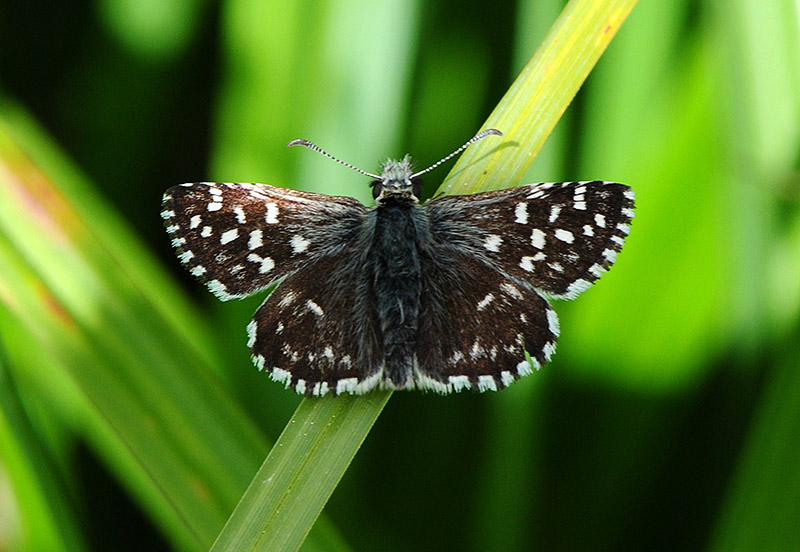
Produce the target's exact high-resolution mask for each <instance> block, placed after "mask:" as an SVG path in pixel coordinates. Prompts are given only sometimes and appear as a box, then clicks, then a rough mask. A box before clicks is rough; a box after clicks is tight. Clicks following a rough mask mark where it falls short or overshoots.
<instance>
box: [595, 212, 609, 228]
mask: <svg viewBox="0 0 800 552" xmlns="http://www.w3.org/2000/svg"><path fill="white" fill-rule="evenodd" d="M594 223H595V224H596V225H597V226H599V227H600V228H605V227H606V217H605V216H603V215H601V214H600V213H596V214H595V215H594Z"/></svg>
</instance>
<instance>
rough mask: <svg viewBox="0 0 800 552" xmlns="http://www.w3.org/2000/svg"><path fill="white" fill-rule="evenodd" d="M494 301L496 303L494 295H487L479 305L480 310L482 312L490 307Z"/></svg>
mask: <svg viewBox="0 0 800 552" xmlns="http://www.w3.org/2000/svg"><path fill="white" fill-rule="evenodd" d="M492 301H494V295H492V294H491V293H487V294H486V297H484V298H483V299H481V301H480V302H479V303H478V305H477V308H478V310H479V311H482V310H483V309H485V308H486V307H488V306H489V303H491V302H492Z"/></svg>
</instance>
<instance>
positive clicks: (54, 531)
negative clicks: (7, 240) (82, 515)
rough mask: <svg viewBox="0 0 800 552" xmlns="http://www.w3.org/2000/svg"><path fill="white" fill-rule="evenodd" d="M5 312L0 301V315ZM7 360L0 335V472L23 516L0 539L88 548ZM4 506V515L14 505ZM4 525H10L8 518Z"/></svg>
mask: <svg viewBox="0 0 800 552" xmlns="http://www.w3.org/2000/svg"><path fill="white" fill-rule="evenodd" d="M4 314H5V313H4V312H3V305H2V303H0V316H4ZM6 362H7V359H6V355H5V351H4V350H3V343H2V341H0V450H1V451H3V452H2V455H1V456H0V477H2V478H6V477H7V478H9V480H10V481H11V488H12V489H14V491H15V492H14V493H12V495H11V497H8V496H6V497H4V500H5V501H9V498H10V499H11V500H10V502H12V503H13V504H14V506H15V507H16V509H17V515H18V516H19V519H20V522H21V523H20V524H19V526H20V528H21V530H20V532H19V534H13V533H12V534H5V535H2V536H1V537H0V544H1V545H2V547H3V548H4V549H6V548H7V549H8V550H17V549H19V550H51V551H53V552H58V551H62V550H63V551H64V552H68V551H72V550H74V551H76V552H80V551H81V550H88V549H89V547H88V545H87V543H86V542H85V540H84V536H83V535H82V534H81V530H80V520H79V517H78V516H77V515H76V514H77V512H75V510H74V508H72V507H71V506H72V505H71V503H70V498H69V493H68V492H67V489H66V488H65V486H64V485H63V482H62V481H60V479H59V478H58V475H57V473H56V472H57V470H56V468H55V463H54V462H53V461H52V458H50V457H49V455H48V454H47V451H46V450H45V447H44V446H43V444H42V442H41V441H42V439H41V438H40V436H39V435H37V432H36V429H35V428H34V426H33V424H31V422H30V420H29V419H28V414H27V412H26V411H25V407H24V405H23V404H22V400H21V399H20V397H19V394H18V393H17V389H16V385H15V382H14V381H13V379H12V376H11V372H10V371H9V370H8V368H7V366H6ZM5 508H6V509H4V513H5V514H6V515H7V514H8V513H9V510H11V509H13V507H11V508H10V507H9V506H8V505H6V507H5ZM3 525H4V529H6V530H10V529H11V523H9V522H8V521H3ZM9 532H11V531H9Z"/></svg>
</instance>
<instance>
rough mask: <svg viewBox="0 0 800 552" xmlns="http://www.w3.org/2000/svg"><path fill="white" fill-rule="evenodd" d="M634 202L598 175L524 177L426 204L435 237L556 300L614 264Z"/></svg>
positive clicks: (575, 291) (630, 193) (569, 296)
mask: <svg viewBox="0 0 800 552" xmlns="http://www.w3.org/2000/svg"><path fill="white" fill-rule="evenodd" d="M633 207H634V196H633V191H632V190H631V189H630V188H629V187H628V186H625V185H623V184H617V183H614V182H603V181H598V180H595V181H591V182H562V183H543V184H530V185H527V186H520V187H518V188H510V189H507V190H500V191H495V192H486V193H480V194H473V195H468V196H446V197H443V198H439V199H435V200H433V201H431V202H429V203H427V204H425V209H426V210H427V212H428V214H429V215H430V218H431V232H432V233H433V234H434V236H436V237H437V239H439V240H441V241H444V242H448V243H451V244H454V245H456V246H458V247H460V248H462V249H464V250H469V251H471V252H472V253H473V254H474V255H476V256H477V257H479V258H482V259H484V260H485V261H486V262H488V263H489V264H491V265H493V266H496V267H497V268H498V270H501V271H503V272H504V273H505V274H507V275H509V276H511V277H513V278H515V279H518V280H520V281H527V282H530V284H531V285H532V286H533V287H535V288H536V289H538V290H540V291H542V292H544V293H545V294H546V295H547V296H548V297H554V298H558V299H572V298H574V297H576V296H577V295H578V294H579V293H581V292H582V291H584V290H585V289H586V288H588V287H589V286H590V285H591V284H592V283H593V282H594V281H595V280H597V279H598V278H599V277H600V276H601V275H602V274H603V273H604V272H606V271H607V270H608V268H609V267H610V266H611V265H612V264H613V263H614V261H615V260H616V258H617V253H618V252H619V250H620V249H621V248H622V244H623V243H624V242H625V238H626V236H627V235H628V233H629V232H630V224H631V219H632V218H633Z"/></svg>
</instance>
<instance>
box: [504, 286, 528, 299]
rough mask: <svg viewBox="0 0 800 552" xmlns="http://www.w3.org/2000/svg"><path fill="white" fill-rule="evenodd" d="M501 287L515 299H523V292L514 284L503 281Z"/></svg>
mask: <svg viewBox="0 0 800 552" xmlns="http://www.w3.org/2000/svg"><path fill="white" fill-rule="evenodd" d="M500 289H501V290H502V291H504V292H505V293H506V294H508V295H510V296H511V297H513V298H514V299H523V298H524V297H523V295H522V293H521V292H520V291H519V288H518V287H517V286H515V285H513V284H509V283H508V282H503V283H502V284H500Z"/></svg>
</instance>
